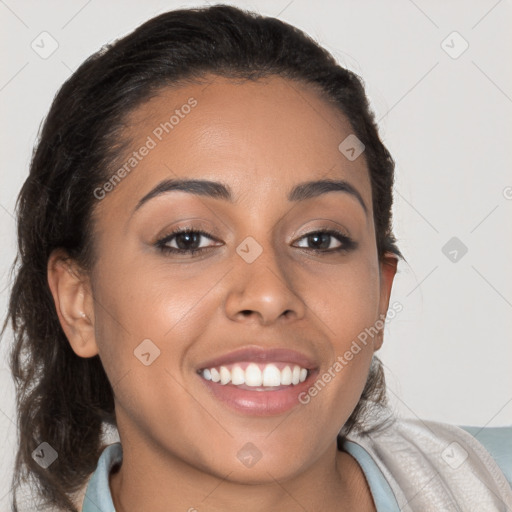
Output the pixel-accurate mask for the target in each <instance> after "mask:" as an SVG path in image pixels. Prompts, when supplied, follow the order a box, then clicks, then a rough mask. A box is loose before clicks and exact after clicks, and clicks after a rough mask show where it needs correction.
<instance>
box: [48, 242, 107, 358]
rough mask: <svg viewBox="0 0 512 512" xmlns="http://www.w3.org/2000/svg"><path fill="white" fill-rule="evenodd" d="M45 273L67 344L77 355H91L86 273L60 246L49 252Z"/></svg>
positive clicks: (90, 306) (94, 348) (95, 350)
mask: <svg viewBox="0 0 512 512" xmlns="http://www.w3.org/2000/svg"><path fill="white" fill-rule="evenodd" d="M47 275H48V284H49V285H50V290H51V292H52V295H53V300H54V301H55V308H56V310H57V315H58V317H59V321H60V325H61V326H62V329H63V331H64V334H65V335H66V337H67V339H68V341H69V343H70V345H71V348H72V349H73V351H74V352H75V354H77V355H78V356H80V357H93V356H95V355H96V354H98V347H97V345H96V337H95V333H94V308H93V298H92V293H91V286H90V280H89V277H88V276H87V275H86V274H85V273H84V272H83V271H82V269H81V268H80V267H79V265H78V264H77V263H76V262H75V261H74V260H72V259H71V258H70V257H69V256H68V255H67V254H66V252H65V251H63V250H62V249H56V250H54V251H53V252H52V253H51V255H50V257H49V259H48V266H47Z"/></svg>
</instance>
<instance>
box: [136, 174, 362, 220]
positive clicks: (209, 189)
mask: <svg viewBox="0 0 512 512" xmlns="http://www.w3.org/2000/svg"><path fill="white" fill-rule="evenodd" d="M173 190H178V191H182V192H188V193H189V194H195V195H200V196H206V197H211V198H213V199H222V200H225V201H229V202H231V203H233V202H234V199H233V193H232V191H231V188H230V187H229V186H228V185H224V184H223V183H220V182H218V181H211V180H202V179H200V180H197V179H194V180H190V179H168V180H164V181H161V182H160V183H159V184H158V185H157V186H156V187H155V188H153V189H152V190H150V191H149V192H148V193H147V194H146V195H145V196H144V197H143V198H142V199H141V200H140V201H139V202H138V203H137V206H136V207H135V209H134V213H135V211H136V210H138V209H139V208H140V207H141V206H142V205H143V204H144V203H147V202H148V201H149V200H150V199H153V198H154V197H157V196H159V195H161V194H165V193H167V192H171V191H173ZM328 192H344V193H347V194H350V195H351V196H352V197H354V198H355V199H357V201H358V202H359V204H360V205H361V206H362V208H363V210H364V212H365V213H366V214H368V208H367V207H366V204H365V202H364V201H363V198H362V197H361V194H360V193H359V192H358V191H357V189H356V188H354V186H353V185H351V184H350V183H348V181H345V180H332V179H324V180H316V181H306V182H304V183H299V184H298V185H296V186H295V187H294V188H293V189H292V190H291V191H290V193H289V194H288V201H293V202H297V201H304V200H306V199H312V198H314V197H318V196H320V195H322V194H326V193H328Z"/></svg>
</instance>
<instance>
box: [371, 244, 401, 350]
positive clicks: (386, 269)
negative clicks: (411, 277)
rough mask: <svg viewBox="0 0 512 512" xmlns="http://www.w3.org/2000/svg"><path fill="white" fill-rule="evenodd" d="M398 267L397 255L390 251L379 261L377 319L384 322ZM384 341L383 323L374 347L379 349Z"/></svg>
mask: <svg viewBox="0 0 512 512" xmlns="http://www.w3.org/2000/svg"><path fill="white" fill-rule="evenodd" d="M397 268H398V256H397V255H396V254H393V253H391V252H386V253H385V254H384V256H383V257H382V260H381V262H380V303H379V319H381V321H382V323H384V321H385V319H386V315H387V312H388V307H389V298H390V296H391V289H392V287H393V280H394V278H395V275H396V271H397ZM383 341H384V325H382V329H381V330H380V332H379V334H378V336H377V338H376V340H375V342H374V349H375V350H379V349H380V348H381V346H382V343H383Z"/></svg>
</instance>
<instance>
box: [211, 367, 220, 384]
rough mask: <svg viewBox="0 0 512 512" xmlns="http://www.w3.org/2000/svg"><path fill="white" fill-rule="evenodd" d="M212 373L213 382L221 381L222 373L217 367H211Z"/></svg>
mask: <svg viewBox="0 0 512 512" xmlns="http://www.w3.org/2000/svg"><path fill="white" fill-rule="evenodd" d="M210 374H211V376H212V380H213V382H219V380H220V374H219V372H218V371H217V370H216V369H215V368H211V369H210Z"/></svg>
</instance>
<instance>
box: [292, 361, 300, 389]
mask: <svg viewBox="0 0 512 512" xmlns="http://www.w3.org/2000/svg"><path fill="white" fill-rule="evenodd" d="M299 382H300V366H294V367H293V374H292V384H293V385H294V386H296V385H297V384H298V383H299Z"/></svg>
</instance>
